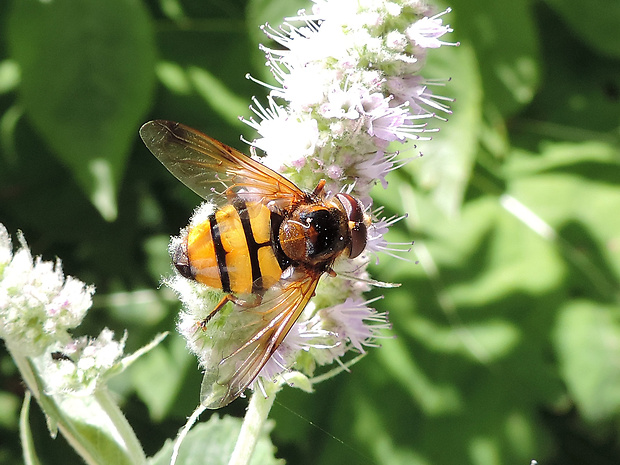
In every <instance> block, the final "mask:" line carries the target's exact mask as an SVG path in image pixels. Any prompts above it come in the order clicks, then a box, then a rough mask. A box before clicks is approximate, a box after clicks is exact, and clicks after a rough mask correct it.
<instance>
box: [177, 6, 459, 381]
mask: <svg viewBox="0 0 620 465" xmlns="http://www.w3.org/2000/svg"><path fill="white" fill-rule="evenodd" d="M312 1H313V2H314V5H313V7H312V11H311V12H308V13H307V12H305V11H300V12H299V13H298V15H297V16H295V17H293V18H288V19H287V21H286V22H285V23H284V24H283V25H282V26H280V27H279V28H278V29H274V28H272V27H270V26H265V27H264V29H263V30H264V32H265V33H266V35H267V37H268V38H270V39H271V40H273V41H274V42H275V43H276V44H278V45H279V46H280V48H278V49H275V48H266V47H264V48H263V50H264V52H265V55H266V58H267V66H268V67H269V68H270V70H271V72H272V74H273V76H274V77H275V79H276V81H277V83H278V85H276V86H271V85H268V84H265V83H261V84H263V85H265V86H267V87H268V88H269V89H270V94H269V96H268V99H267V105H262V104H261V103H260V102H259V101H258V100H257V99H254V105H253V107H252V110H253V111H254V113H255V115H256V116H255V117H253V118H250V119H249V120H243V121H244V122H245V123H247V124H248V125H249V126H251V127H252V128H254V129H255V130H256V131H257V133H258V134H259V137H258V138H257V139H255V140H254V141H253V142H252V143H251V144H252V145H253V146H254V147H256V148H259V149H261V150H263V151H264V152H265V153H266V156H265V157H264V158H263V159H262V160H261V161H262V162H263V163H264V164H266V165H268V166H270V167H271V168H273V169H275V170H276V171H279V172H281V173H283V174H284V175H285V176H287V177H288V178H290V179H291V180H292V181H294V182H296V183H297V184H298V185H300V186H302V187H304V188H306V189H311V188H312V187H314V185H316V184H317V183H318V182H319V181H320V180H321V179H325V180H326V181H327V183H326V190H327V191H331V192H338V191H343V190H344V191H346V192H348V193H350V194H351V195H354V196H355V197H357V198H358V199H360V200H361V201H362V203H363V204H364V205H365V206H366V207H367V209H369V208H370V205H371V203H372V200H371V198H370V194H369V192H370V189H371V187H372V186H373V185H374V184H375V183H377V182H380V183H381V184H382V185H383V187H386V186H387V182H386V179H385V176H386V175H387V173H388V172H390V171H391V170H393V169H396V168H398V167H399V166H401V165H402V164H403V163H404V162H403V161H401V162H399V161H396V156H397V155H398V154H397V153H394V152H389V147H388V146H389V144H390V143H391V142H395V141H399V142H406V141H407V140H415V139H420V138H422V137H426V136H425V133H426V132H429V131H432V130H433V129H429V128H428V126H427V124H428V121H429V120H431V119H432V118H433V117H436V118H440V119H442V118H441V117H440V116H438V115H437V112H439V113H443V114H449V113H450V109H449V107H448V105H447V103H448V102H449V101H450V99H448V98H445V97H441V96H437V95H434V94H433V93H432V92H431V91H430V89H429V86H431V85H443V84H444V83H443V82H441V81H428V80H425V79H424V78H423V77H422V76H420V75H419V74H418V73H419V71H420V70H421V69H422V67H423V65H424V61H425V57H426V52H427V49H429V48H437V47H439V46H441V45H457V44H453V43H448V42H443V41H442V40H441V37H442V36H443V35H444V34H446V33H449V32H451V31H452V29H451V28H450V27H449V26H448V25H443V24H442V16H443V15H444V14H445V13H448V12H449V11H450V10H449V9H448V10H445V11H444V12H442V13H439V14H434V15H433V13H432V12H431V10H430V8H429V7H428V6H427V5H426V3H425V2H424V1H422V0H393V1H387V0H312ZM257 82H259V81H257ZM399 219H400V218H388V219H385V218H383V219H380V220H377V221H375V222H374V223H373V224H372V225H371V226H370V228H369V231H368V242H367V246H366V250H365V252H364V253H363V254H362V255H361V256H359V257H357V258H356V259H354V260H343V261H341V262H337V263H336V264H335V266H334V267H335V271H336V272H337V276H336V277H329V278H325V279H322V280H321V283H320V284H319V287H318V288H317V291H316V295H315V296H314V298H313V299H312V301H311V302H310V303H309V304H308V306H307V307H306V310H305V311H304V313H303V314H302V316H301V318H300V319H299V321H298V322H297V323H295V324H294V325H293V326H292V328H291V330H290V332H289V333H288V335H287V337H286V338H285V339H284V340H283V342H282V343H281V344H280V346H279V347H278V349H277V350H276V352H275V353H274V354H273V356H272V357H271V358H270V360H269V361H268V362H267V364H266V365H265V366H264V367H263V369H262V371H261V372H260V375H259V377H260V378H263V379H266V380H271V379H273V378H274V377H275V376H276V375H278V374H279V373H282V372H283V371H284V370H286V369H288V368H289V367H291V366H292V365H293V364H295V366H296V367H297V368H298V369H300V370H302V371H304V372H305V373H306V374H309V375H310V374H312V372H313V370H314V367H315V366H316V365H317V364H318V365H322V364H326V363H331V362H333V361H340V357H342V356H343V355H344V354H345V353H346V352H347V351H348V350H351V349H353V350H355V351H357V352H362V353H363V352H364V350H365V349H364V347H365V346H370V345H373V341H374V340H375V339H376V338H377V337H379V331H380V330H382V329H384V328H388V327H389V323H388V320H387V315H386V314H385V313H378V312H377V311H376V310H375V309H373V308H371V307H370V304H371V303H372V302H373V301H365V300H364V298H363V297H362V294H363V293H364V292H366V291H368V290H369V289H370V285H371V284H373V281H372V280H370V278H369V276H368V273H367V271H366V267H367V264H368V263H369V261H370V256H371V255H373V254H375V253H376V252H378V251H382V252H385V251H387V253H390V251H401V252H402V250H399V249H391V248H390V246H389V245H388V244H387V242H386V241H385V239H384V237H383V236H384V234H385V233H386V232H387V229H388V227H390V226H391V225H392V224H393V223H394V222H395V221H398V220H399ZM398 245H402V244H398ZM407 246H410V244H407ZM351 277H353V278H355V279H350V278H351ZM168 284H169V285H170V286H171V287H172V288H173V289H175V290H176V291H177V292H178V294H179V296H180V298H181V299H182V300H183V302H184V304H185V311H184V312H183V313H182V314H181V318H180V322H179V325H178V329H179V331H180V332H181V333H182V334H183V335H184V336H185V337H186V338H187V340H188V346H189V348H190V349H191V350H192V351H193V352H195V353H196V354H197V355H198V357H199V359H200V361H201V364H202V365H203V366H204V367H208V366H209V365H210V364H213V360H214V358H215V359H217V356H218V354H220V353H221V354H226V353H230V351H228V352H227V349H226V348H222V347H221V346H219V345H217V343H216V342H214V341H215V339H216V333H217V331H220V332H221V331H222V329H221V328H216V329H215V331H213V330H211V328H203V330H199V326H198V325H197V324H196V322H197V321H200V318H204V317H205V316H206V315H207V314H208V313H209V310H208V308H213V305H215V303H216V302H217V299H218V297H217V296H213V295H212V292H213V291H209V292H207V290H204V289H201V286H200V285H198V284H196V283H194V282H190V281H188V280H186V279H184V278H181V277H180V276H176V277H175V278H173V279H171V280H170V281H169V282H168ZM238 310H239V312H238V313H240V314H243V313H244V312H243V310H242V309H238ZM219 316H220V315H218V316H216V317H215V318H214V319H213V320H211V321H210V323H209V325H211V324H212V322H213V321H214V320H216V321H217V323H218V324H219V322H220V321H224V320H225V319H226V318H228V317H225V318H223V319H220V318H219ZM230 318H232V316H231V317H230ZM235 318H237V317H234V318H232V319H235ZM233 339H234V336H231V337H230V341H231V342H227V343H230V344H233V343H232V340H233ZM213 352H217V354H215V355H214V353H213ZM255 385H256V383H254V386H255Z"/></svg>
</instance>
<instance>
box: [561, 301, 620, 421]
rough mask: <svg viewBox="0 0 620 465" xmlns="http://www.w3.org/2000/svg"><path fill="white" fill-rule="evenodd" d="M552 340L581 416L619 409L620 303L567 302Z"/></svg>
mask: <svg viewBox="0 0 620 465" xmlns="http://www.w3.org/2000/svg"><path fill="white" fill-rule="evenodd" d="M553 341H554V345H555V350H556V352H557V355H558V358H559V362H560V370H561V373H562V375H563V377H564V380H565V382H566V385H567V387H568V390H569V392H570V393H571V395H572V397H573V399H574V400H575V403H576V404H577V408H578V409H579V411H580V412H581V414H582V415H583V416H584V418H585V419H586V420H589V421H593V422H594V421H601V420H611V419H613V418H615V417H616V416H617V414H618V413H619V412H620V370H618V360H620V344H619V343H618V341H620V306H618V305H604V304H600V303H597V302H592V301H585V300H581V301H575V302H570V303H567V304H566V305H565V306H564V308H563V309H562V310H561V312H560V314H559V317H558V321H557V324H556V327H555V330H554V333H553Z"/></svg>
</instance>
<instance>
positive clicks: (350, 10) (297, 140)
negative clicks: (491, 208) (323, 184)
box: [245, 0, 454, 205]
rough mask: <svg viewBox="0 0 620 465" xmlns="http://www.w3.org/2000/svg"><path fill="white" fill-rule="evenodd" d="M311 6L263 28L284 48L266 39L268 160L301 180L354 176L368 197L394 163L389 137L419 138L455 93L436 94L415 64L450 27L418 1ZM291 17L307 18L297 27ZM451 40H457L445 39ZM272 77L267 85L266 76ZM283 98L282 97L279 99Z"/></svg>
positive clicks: (351, 0)
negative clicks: (268, 45)
mask: <svg viewBox="0 0 620 465" xmlns="http://www.w3.org/2000/svg"><path fill="white" fill-rule="evenodd" d="M313 1H314V5H313V8H312V12H311V13H306V12H304V11H302V12H300V13H299V15H298V16H296V17H293V18H288V21H287V22H285V23H284V24H283V25H282V26H281V27H280V28H279V29H278V30H275V29H273V28H270V27H268V26H267V27H265V29H264V30H265V32H266V34H267V36H268V37H269V38H270V39H272V40H274V41H275V42H276V43H278V44H279V45H280V46H282V47H283V48H284V49H278V50H276V49H268V48H264V51H265V53H266V57H267V65H268V66H269V67H270V69H271V71H272V73H273V75H274V76H275V79H276V80H277V82H278V83H279V86H268V87H269V88H270V89H271V92H270V95H269V97H268V103H269V104H268V106H266V107H265V106H263V105H261V104H260V103H259V102H258V101H257V100H255V101H254V103H255V107H254V108H253V110H254V112H255V114H256V115H257V117H258V119H254V118H252V119H250V120H249V121H248V120H246V121H245V122H246V123H247V124H249V125H250V126H252V127H253V128H254V129H256V131H257V132H258V133H259V135H260V138H258V139H256V140H255V141H254V142H253V145H254V146H256V147H258V148H260V149H262V150H263V151H265V152H266V154H267V156H266V157H265V158H264V160H263V162H264V163H265V164H267V165H269V166H271V167H272V168H274V169H276V170H278V171H280V172H282V173H284V174H286V175H288V176H289V177H290V178H291V179H293V180H294V181H302V182H303V183H304V184H305V185H306V187H311V186H310V185H309V184H310V183H315V184H316V182H318V181H319V179H322V178H324V179H326V180H327V181H328V184H327V187H328V189H331V190H333V191H336V192H337V191H339V190H341V189H342V186H343V184H347V183H348V184H354V187H353V193H354V194H355V195H356V196H357V197H358V198H360V199H361V200H362V201H363V202H366V204H367V205H368V204H369V201H370V199H369V196H368V192H369V190H370V188H371V187H372V185H373V184H374V183H375V182H376V181H380V182H381V183H382V184H383V185H384V187H385V186H386V181H385V176H386V174H387V173H388V172H389V171H391V170H392V169H394V168H395V167H397V166H398V163H397V162H395V161H394V154H393V153H388V152H387V149H388V144H389V143H390V142H393V141H401V142H404V141H406V140H408V139H419V138H421V137H423V135H422V134H423V133H424V132H428V131H429V130H430V129H429V128H428V127H427V122H425V121H424V122H423V121H422V120H427V119H429V118H431V117H433V116H435V114H436V112H438V111H439V112H443V113H449V112H450V110H449V107H448V106H447V105H446V104H445V103H443V102H445V101H447V100H449V99H446V98H444V97H441V96H436V95H433V94H432V92H431V91H430V90H429V87H428V86H429V85H431V84H439V83H437V82H429V81H426V80H425V79H424V78H422V77H421V76H419V75H418V74H417V73H418V72H419V71H420V69H421V68H422V66H423V64H424V61H425V57H426V50H427V49H428V48H436V47H439V46H440V45H443V44H448V43H446V42H442V41H441V40H440V37H441V36H442V35H444V34H446V33H448V32H451V31H452V29H451V28H450V27H449V26H447V25H443V24H442V19H441V16H442V15H443V14H445V13H447V12H448V11H449V10H446V11H444V12H443V13H440V14H437V15H434V16H431V13H430V9H429V7H428V6H427V5H426V4H425V2H423V1H420V0H395V1H385V0H338V1H334V0H313ZM293 24H302V25H301V26H294V25H293ZM448 45H454V44H448ZM265 85H266V84H265ZM278 102H281V103H282V105H280V104H278Z"/></svg>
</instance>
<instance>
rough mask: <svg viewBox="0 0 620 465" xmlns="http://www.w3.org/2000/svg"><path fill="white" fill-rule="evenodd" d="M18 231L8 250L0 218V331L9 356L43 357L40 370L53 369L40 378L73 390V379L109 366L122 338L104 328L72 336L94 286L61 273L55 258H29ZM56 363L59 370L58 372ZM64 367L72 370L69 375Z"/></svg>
mask: <svg viewBox="0 0 620 465" xmlns="http://www.w3.org/2000/svg"><path fill="white" fill-rule="evenodd" d="M18 237H19V243H20V247H19V248H18V250H17V251H16V252H15V253H13V246H12V243H11V238H10V236H9V234H8V232H7V230H6V228H5V227H4V225H2V224H0V337H1V338H2V339H4V340H5V342H6V344H7V347H8V348H9V350H11V352H12V354H13V356H20V357H32V358H35V357H36V358H37V359H38V360H44V361H45V362H44V366H43V367H42V372H43V373H45V372H46V370H48V369H49V370H48V371H49V373H52V372H53V376H52V377H51V378H50V377H45V376H44V381H45V382H46V384H51V385H53V386H54V390H63V391H69V390H77V389H78V384H79V383H76V382H75V380H76V379H79V380H81V381H83V382H86V384H88V385H92V384H93V383H94V382H95V381H94V380H95V379H96V378H97V377H99V376H100V375H102V374H103V373H104V372H105V371H106V370H107V369H108V368H109V367H111V366H112V364H113V363H111V360H112V359H114V360H117V359H118V358H119V357H120V354H117V352H118V350H117V349H118V347H120V349H121V352H122V345H123V343H122V342H121V343H117V342H115V341H113V340H112V332H111V331H109V330H104V331H103V332H102V333H101V335H100V336H99V338H97V339H96V340H95V341H90V342H89V341H87V340H86V339H78V340H74V339H73V338H72V336H71V334H69V331H70V330H72V329H74V328H76V327H77V326H78V325H79V324H80V323H81V322H82V320H83V319H84V316H85V315H86V312H87V311H88V309H89V308H90V306H91V304H92V295H93V293H94V292H95V289H94V287H93V286H87V285H85V284H84V283H83V282H81V281H79V280H78V279H76V278H74V277H72V276H67V277H65V276H64V274H63V272H62V267H61V263H60V260H57V261H56V263H52V262H48V261H44V260H42V259H41V257H36V258H33V257H32V253H31V252H30V250H29V249H28V246H27V244H26V241H25V239H24V237H23V236H22V235H21V234H20V235H19V236H18ZM119 344H120V346H119ZM106 347H108V349H106ZM110 347H112V352H113V353H114V356H112V357H111V356H110V355H109V354H110V353H111V352H110V350H109V348H110ZM102 354H103V355H102ZM105 354H108V355H105ZM61 367H62V370H63V371H64V372H65V374H64V375H62V376H61V377H60V378H59V377H58V376H56V375H58V374H59V372H58V369H60V368H61ZM67 371H72V372H73V378H72V379H71V380H69V377H67V376H65V375H66V372H67ZM61 378H62V379H61ZM62 380H65V381H67V380H69V382H68V383H67V384H63V381H62ZM82 388H83V385H82ZM82 388H80V389H82Z"/></svg>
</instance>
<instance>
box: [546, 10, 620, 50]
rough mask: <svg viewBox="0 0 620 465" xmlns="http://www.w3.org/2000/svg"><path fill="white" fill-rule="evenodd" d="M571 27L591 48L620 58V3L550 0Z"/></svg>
mask: <svg viewBox="0 0 620 465" xmlns="http://www.w3.org/2000/svg"><path fill="white" fill-rule="evenodd" d="M547 3H548V4H549V6H551V7H552V8H553V9H554V10H555V12H556V13H557V14H559V15H561V16H562V18H563V19H564V21H566V23H567V24H568V25H569V26H570V28H571V29H572V30H573V31H574V32H575V33H576V34H578V35H579V36H580V37H581V38H582V39H583V40H585V41H586V42H587V43H588V44H590V46H591V47H594V48H595V49H597V50H598V51H600V52H602V53H604V54H606V55H609V56H612V57H616V58H618V57H620V34H618V24H620V3H619V2H616V1H609V0H589V1H588V2H587V3H584V2H581V1H579V0H547Z"/></svg>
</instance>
